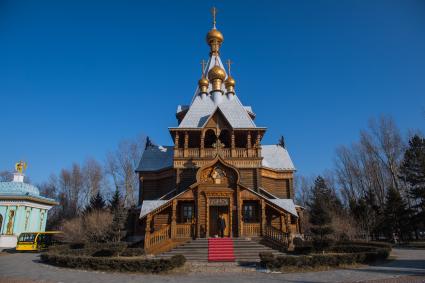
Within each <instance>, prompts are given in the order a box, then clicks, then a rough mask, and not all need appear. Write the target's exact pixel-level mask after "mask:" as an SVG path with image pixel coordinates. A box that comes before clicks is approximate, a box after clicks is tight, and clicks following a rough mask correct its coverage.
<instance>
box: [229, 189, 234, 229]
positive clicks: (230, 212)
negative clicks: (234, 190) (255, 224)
mask: <svg viewBox="0 0 425 283" xmlns="http://www.w3.org/2000/svg"><path fill="white" fill-rule="evenodd" d="M229 237H233V197H230V198H229Z"/></svg>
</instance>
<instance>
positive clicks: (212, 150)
mask: <svg viewBox="0 0 425 283" xmlns="http://www.w3.org/2000/svg"><path fill="white" fill-rule="evenodd" d="M204 153H205V157H214V156H215V155H216V154H217V150H216V149H215V148H205V149H204Z"/></svg>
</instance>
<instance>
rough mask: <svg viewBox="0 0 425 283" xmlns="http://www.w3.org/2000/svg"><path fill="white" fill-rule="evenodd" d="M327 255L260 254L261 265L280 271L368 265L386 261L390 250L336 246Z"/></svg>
mask: <svg viewBox="0 0 425 283" xmlns="http://www.w3.org/2000/svg"><path fill="white" fill-rule="evenodd" d="M329 252H331V253H327V254H311V255H301V256H294V255H292V256H291V255H288V256H278V257H275V256H274V255H273V254H272V253H260V259H261V263H262V264H263V265H264V266H266V267H267V268H270V269H280V268H282V267H284V266H292V267H318V266H340V265H346V264H354V263H369V262H373V261H376V260H382V259H386V258H387V257H388V256H389V254H390V252H391V248H389V247H388V246H385V247H384V245H379V247H376V246H375V247H374V246H372V245H369V246H367V245H366V246H363V245H357V246H356V245H353V244H350V245H346V246H343V245H338V246H335V247H333V248H331V249H330V250H329Z"/></svg>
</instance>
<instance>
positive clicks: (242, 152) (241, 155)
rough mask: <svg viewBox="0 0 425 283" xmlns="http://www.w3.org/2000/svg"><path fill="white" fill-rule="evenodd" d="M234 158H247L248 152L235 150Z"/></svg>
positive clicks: (244, 149) (242, 149)
mask: <svg viewBox="0 0 425 283" xmlns="http://www.w3.org/2000/svg"><path fill="white" fill-rule="evenodd" d="M235 153H236V156H234V157H248V150H247V149H246V148H236V149H235Z"/></svg>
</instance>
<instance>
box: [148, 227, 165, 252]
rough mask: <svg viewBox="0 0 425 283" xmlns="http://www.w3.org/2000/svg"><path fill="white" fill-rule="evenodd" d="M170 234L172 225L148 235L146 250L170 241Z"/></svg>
mask: <svg viewBox="0 0 425 283" xmlns="http://www.w3.org/2000/svg"><path fill="white" fill-rule="evenodd" d="M170 233H171V231H170V225H165V226H164V227H162V228H161V229H159V230H157V231H155V232H153V233H152V234H148V235H147V237H145V249H151V248H152V247H154V246H156V245H159V244H161V243H162V242H164V241H166V240H168V239H170Z"/></svg>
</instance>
